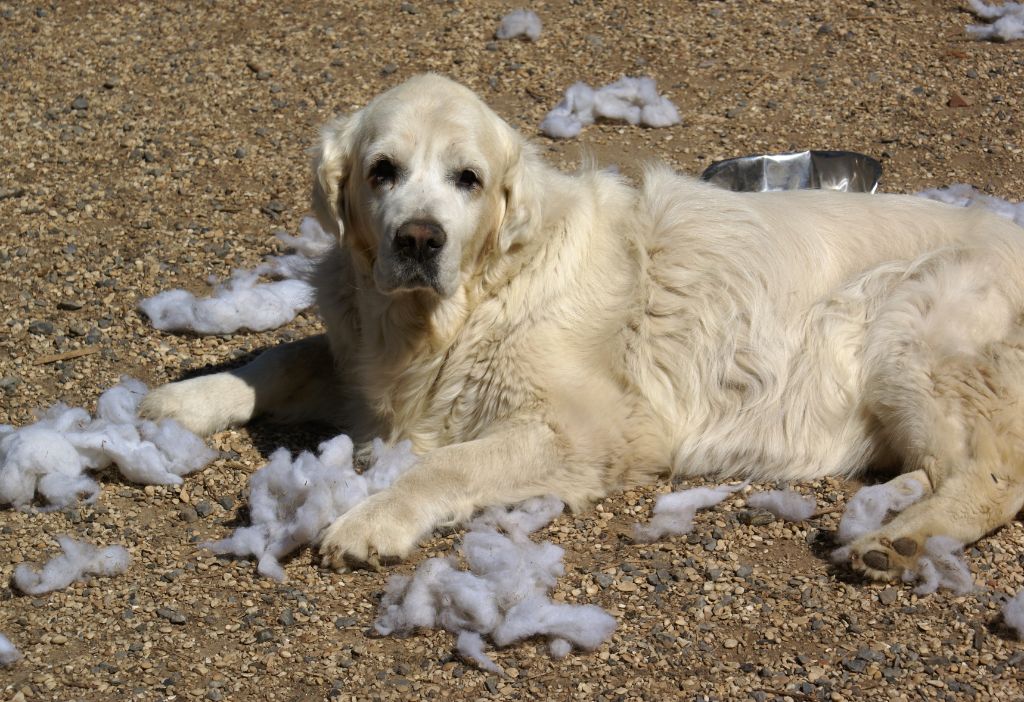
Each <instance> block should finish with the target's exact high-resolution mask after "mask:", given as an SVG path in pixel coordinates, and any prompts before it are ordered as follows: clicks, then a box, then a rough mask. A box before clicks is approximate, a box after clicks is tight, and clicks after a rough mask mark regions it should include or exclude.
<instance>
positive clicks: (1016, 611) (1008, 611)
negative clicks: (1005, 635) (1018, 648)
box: [1002, 590, 1024, 641]
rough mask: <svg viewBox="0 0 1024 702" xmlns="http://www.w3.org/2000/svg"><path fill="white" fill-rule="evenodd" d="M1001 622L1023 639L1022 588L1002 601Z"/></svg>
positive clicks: (1023, 594)
mask: <svg viewBox="0 0 1024 702" xmlns="http://www.w3.org/2000/svg"><path fill="white" fill-rule="evenodd" d="M1002 611H1003V623H1004V624H1006V626H1008V627H1010V628H1011V629H1013V630H1014V631H1015V632H1016V633H1017V638H1018V639H1020V640H1021V641H1024V590H1021V591H1020V592H1018V593H1017V594H1016V595H1014V596H1013V597H1011V598H1010V599H1008V600H1007V601H1006V602H1004V603H1003V610H1002Z"/></svg>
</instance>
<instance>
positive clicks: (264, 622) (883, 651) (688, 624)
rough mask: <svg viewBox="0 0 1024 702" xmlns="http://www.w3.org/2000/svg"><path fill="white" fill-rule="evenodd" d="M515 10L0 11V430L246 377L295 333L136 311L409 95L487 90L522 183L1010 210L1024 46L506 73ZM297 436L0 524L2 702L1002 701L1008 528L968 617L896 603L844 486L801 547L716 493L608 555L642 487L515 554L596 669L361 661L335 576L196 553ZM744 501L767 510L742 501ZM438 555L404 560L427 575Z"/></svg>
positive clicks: (545, 57)
mask: <svg viewBox="0 0 1024 702" xmlns="http://www.w3.org/2000/svg"><path fill="white" fill-rule="evenodd" d="M523 6H524V4H523V3H521V2H518V0H517V2H514V3H510V2H496V1H493V0H481V1H479V2H470V1H469V0H447V1H444V2H441V1H437V0H414V1H413V2H381V1H379V0H365V1H363V2H340V1H338V2H315V3H314V2H309V1H308V0H296V1H295V2H287V3H285V2H279V3H278V2H252V1H250V2H244V1H241V0H237V1H228V0H224V1H221V2H184V1H180V0H178V1H175V0H167V1H166V2H128V3H123V2H114V1H113V0H90V1H79V0H66V1H64V0H62V1H61V2H50V3H36V2H31V1H30V0H26V1H24V2H14V3H11V2H3V0H0V145H2V147H0V423H10V424H16V425H22V424H25V423H27V422H31V421H32V418H33V411H34V410H35V409H38V408H43V407H47V406H49V405H50V404H52V403H54V402H57V401H64V402H67V403H69V404H72V405H80V406H84V407H87V408H89V409H90V410H91V409H94V405H95V400H96V398H97V397H98V396H99V394H100V393H101V392H102V391H103V390H105V389H107V388H109V387H110V386H112V385H114V384H115V383H116V382H117V381H118V379H119V378H120V377H121V376H122V375H125V374H127V375H131V376H135V377H138V378H140V379H142V380H144V381H145V382H147V383H150V384H156V383H161V382H166V381H168V380H173V379H176V378H179V377H181V376H182V375H184V374H188V373H191V372H194V371H197V370H200V369H205V368H209V367H213V366H225V365H230V364H233V363H238V362H240V361H241V360H243V359H245V358H247V357H248V356H250V355H251V354H252V353H254V352H256V351H257V350H259V349H261V348H263V347H265V346H268V345H271V344H275V343H278V342H279V341H282V340H286V339H293V338H299V337H302V336H305V335H308V334H311V333H315V332H317V331H318V330H319V329H320V322H319V321H318V319H317V317H316V316H315V314H314V313H312V312H307V313H303V314H302V315H300V316H299V317H298V318H297V319H296V320H295V321H294V322H292V323H291V324H289V325H288V326H286V327H284V328H282V329H279V330H276V331H272V332H265V333H259V334H236V335H233V336H229V337H209V338H198V337H190V336H174V335H168V334H164V333H160V332H157V331H155V330H153V329H152V328H151V327H150V325H149V324H148V323H147V321H146V320H145V319H144V318H143V317H141V316H140V314H139V313H138V312H137V308H136V305H137V303H138V301H139V300H140V299H141V298H143V297H146V296H149V295H153V294H155V293H157V292H160V291H162V290H166V289H169V288H176V287H185V288H187V289H189V290H192V291H193V292H203V291H204V290H206V289H207V288H206V283H205V281H206V279H207V277H208V276H210V275H211V274H213V275H217V276H220V277H222V278H223V277H225V276H227V275H229V274H230V271H231V269H233V268H237V267H253V266H255V265H256V264H258V263H259V262H260V261H261V260H262V258H263V257H264V256H265V255H266V254H268V253H274V252H275V250H276V246H277V245H276V243H275V240H274V237H273V235H274V233H275V232H277V231H280V230H284V231H286V232H288V233H291V234H294V233H296V232H297V229H298V224H299V221H300V220H301V218H302V216H303V215H304V214H305V213H306V211H307V208H308V181H309V178H308V160H309V157H308V154H307V149H308V148H309V147H310V146H311V144H312V143H313V142H314V140H315V138H316V134H317V128H318V126H319V125H321V124H322V123H323V122H325V121H326V120H327V119H328V118H329V117H330V116H332V115H333V114H336V113H339V112H346V111H350V110H352V109H355V108H358V107H359V106H361V105H364V104H365V103H366V102H367V101H368V100H370V99H371V98H372V97H373V96H374V95H375V94H377V93H379V92H380V91H381V90H383V89H385V88H387V87H389V86H391V85H394V84H396V83H398V82H400V81H402V80H403V79H405V78H407V77H409V76H411V75H413V74H415V73H418V72H422V71H427V70H433V71H440V72H443V73H446V74H448V75H451V76H453V77H455V78H457V79H458V80H461V81H463V82H465V83H466V84H468V85H469V86H471V87H472V88H474V89H475V90H477V91H478V92H479V93H480V94H481V95H482V96H483V97H484V98H485V99H486V100H487V101H488V102H489V103H490V104H491V105H493V106H494V107H495V109H496V110H497V111H498V112H499V113H501V114H502V115H503V116H504V117H506V118H507V119H508V120H509V121H510V123H512V124H513V125H514V126H516V127H517V128H519V129H521V130H522V131H523V132H524V133H526V134H528V135H530V136H531V137H532V138H534V139H535V140H536V141H537V143H539V144H540V146H541V148H542V149H543V150H544V151H545V152H546V155H547V158H548V159H549V160H550V161H552V162H553V163H554V164H556V165H558V166H559V167H561V168H564V169H567V170H568V169H572V168H573V167H574V166H575V164H576V163H577V162H578V160H579V157H580V155H581V154H582V153H584V152H590V153H592V154H594V155H595V156H596V158H597V159H598V161H599V162H601V163H602V164H607V165H612V164H617V165H618V166H619V167H620V168H621V169H622V170H623V172H624V173H625V174H627V175H635V174H636V173H637V172H638V170H639V165H640V164H641V163H642V162H644V161H645V160H650V159H662V160H664V161H666V162H668V163H670V164H672V165H673V166H675V167H677V168H679V169H681V170H683V171H687V172H693V173H699V172H700V171H701V170H703V169H704V168H705V167H707V166H708V165H709V164H710V163H711V162H712V161H714V160H717V159H721V158H727V157H731V156H738V155H744V154H751V153H765V152H775V151H784V150H789V149H804V148H842V149H850V150H855V151H861V152H864V153H867V154H870V155H873V156H875V157H876V158H878V159H880V160H881V162H882V164H883V167H884V175H883V179H882V185H881V189H883V190H886V191H893V192H916V191H919V190H922V189H925V188H931V187H937V186H942V185H947V184H950V183H954V182H966V183H971V184H973V185H975V186H977V187H979V188H981V189H983V190H984V191H986V192H988V193H991V194H993V195H997V196H999V197H1002V198H1007V199H1010V200H1015V201H1016V200H1020V199H1022V198H1024V149H1022V139H1021V129H1022V125H1024V119H1022V115H1021V109H1022V105H1024V95H1022V93H1021V86H1022V85H1024V42H1018V43H1014V42H1008V43H989V42H980V41H972V40H970V39H968V38H967V37H966V35H965V32H964V28H965V26H966V25H967V24H969V23H971V22H972V21H973V18H972V16H971V15H970V14H969V13H968V12H967V11H966V3H961V2H958V1H956V0H855V1H840V0H778V1H777V2H760V1H757V0H679V1H678V2H669V1H659V0H629V1H628V2H626V1H617V0H605V1H596V0H595V1H594V2H584V1H582V0H566V1H562V0H541V1H538V2H535V3H532V4H529V5H528V7H529V9H532V10H533V11H535V12H536V13H537V14H538V15H539V16H540V18H541V20H542V22H543V33H542V34H541V36H540V37H539V39H538V40H537V41H534V42H531V41H523V40H511V41H499V40H497V39H495V36H494V32H495V30H496V28H497V27H498V24H499V22H500V20H501V18H502V17H503V16H504V15H505V14H507V13H508V12H510V11H511V10H513V9H517V8H519V7H523ZM623 75H647V76H651V77H653V78H655V79H656V80H657V83H658V86H659V89H660V90H661V91H662V92H663V93H664V94H666V95H667V96H668V97H669V98H670V99H671V100H672V101H673V102H674V103H675V104H676V105H677V106H678V107H679V111H680V114H681V116H682V123H681V124H680V125H677V126H674V127H670V128H665V129H643V128H639V127H630V126H622V125H616V124H598V125H593V126H590V127H587V128H586V129H585V130H584V132H583V134H582V135H581V136H580V137H579V138H577V139H573V140H569V141H564V142H559V141H552V140H549V139H546V138H544V137H541V136H540V135H539V133H538V131H537V125H538V124H539V123H540V121H541V119H543V117H544V115H545V114H546V113H547V111H548V110H550V109H551V108H552V107H553V106H554V105H555V104H557V102H558V101H559V99H560V98H561V96H562V93H563V91H564V90H565V88H566V87H568V86H569V85H570V84H572V83H573V82H575V81H577V80H582V81H586V82H588V83H590V84H592V85H604V84H607V83H611V82H614V81H615V80H617V79H619V78H620V77H621V76H623ZM327 435H328V434H327V433H326V431H325V430H322V429H318V428H316V427H299V428H294V427H293V428H280V427H273V426H268V425H255V426H253V427H251V428H249V429H245V430H239V431H228V432H223V433H221V434H218V435H216V436H214V437H213V438H212V439H211V445H212V446H213V447H214V448H215V449H217V450H218V451H219V452H220V457H219V458H218V459H217V460H216V461H214V462H213V463H212V464H211V465H210V466H209V467H208V468H207V469H206V470H204V471H202V472H200V473H197V474H193V475H190V476H188V477H187V479H186V481H185V483H184V485H183V486H181V487H180V488H179V487H175V488H168V487H152V486H151V487H145V488H143V487H140V486H136V485H132V484H130V483H126V482H124V481H123V480H122V479H120V478H119V477H118V476H117V475H116V473H114V472H108V473H102V474H100V476H99V479H100V482H101V484H102V494H101V495H100V498H99V500H98V501H97V502H96V503H95V504H92V505H84V504H82V505H77V506H74V507H72V508H69V509H65V510H62V511H55V512H49V513H30V512H18V511H13V510H4V511H2V512H0V633H3V634H5V635H6V636H7V637H8V638H10V639H11V641H12V642H13V643H14V644H15V645H16V646H17V647H18V649H19V650H20V651H21V653H22V654H23V656H24V657H23V658H22V659H21V660H20V661H18V662H16V663H15V664H14V665H12V666H11V667H8V668H0V699H4V700H31V701H36V700H39V701H43V700H46V701H49V700H61V701H70V700H111V699H113V700H165V699H166V700H171V699H174V700H214V701H216V700H286V701H306V700H310V701H312V700H325V699H331V700H377V699H380V700H385V699H387V700H392V699H416V700H424V699H425V700H430V699H444V700H477V699H521V700H534V699H541V700H546V699H552V700H676V699H679V700H757V701H758V702H765V701H767V700H835V701H841V700H851V701H855V700H921V699H924V700H933V699H934V700H1020V699H1022V698H1024V683H1022V680H1024V644H1022V643H1021V642H1019V641H1017V640H1016V639H1015V638H1014V636H1013V635H1012V633H1011V632H1010V631H1009V630H1008V629H1007V628H1006V627H1005V625H1003V624H1002V622H1001V620H1000V618H999V614H998V611H999V606H1000V604H1001V602H1002V599H1003V598H1004V597H1005V596H1006V595H1009V594H1012V593H1014V592H1016V591H1017V590H1019V589H1020V588H1022V587H1024V525H1022V524H1021V522H1020V521H1017V522H1014V523H1013V524H1011V525H1010V526H1007V527H1005V528H1003V529H1001V530H1000V531H998V532H997V533H995V534H994V535H992V536H990V537H988V538H986V539H983V540H982V541H981V542H980V543H978V544H977V545H975V546H974V547H972V548H970V549H968V551H967V559H968V561H969V563H970V566H971V569H972V572H973V573H974V575H975V578H976V581H977V584H978V589H977V590H976V591H975V592H973V593H970V594H968V595H964V596H953V595H951V594H949V593H946V592H941V591H940V592H939V593H937V594H934V595H931V596H926V597H917V596H916V595H914V594H912V592H911V590H910V588H909V587H908V586H905V585H902V584H891V585H884V584H873V583H868V582H864V581H862V580H860V579H858V578H856V577H853V576H851V575H849V574H847V573H845V572H843V571H842V570H837V569H836V568H835V567H834V566H832V565H831V564H830V563H829V561H828V552H829V551H830V550H831V548H832V535H833V533H834V531H835V529H836V526H837V524H838V520H839V516H840V514H841V512H842V508H843V505H844V504H845V501H846V500H847V499H848V498H849V496H850V495H851V494H852V493H853V491H854V490H855V489H856V485H855V484H852V483H847V482H843V481H835V480H827V481H821V482H818V483H813V484H801V485H796V486H793V487H795V488H796V489H797V490H799V491H801V492H804V493H806V494H814V495H815V496H816V497H817V499H818V504H819V511H818V513H817V516H814V517H812V518H811V519H809V520H808V521H806V522H801V523H786V522H782V521H779V520H777V519H775V518H774V517H772V516H771V515H770V514H768V513H765V512H762V511H757V510H750V509H749V508H747V507H746V506H745V503H744V500H743V494H742V493H737V494H736V495H735V496H732V497H730V498H729V499H727V500H726V501H725V502H724V503H723V504H722V505H720V506H719V507H717V508H714V509H711V510H708V511H705V512H701V513H700V514H699V515H698V516H697V518H696V520H695V528H694V530H693V532H692V533H691V534H689V535H688V536H685V537H677V538H673V539H669V540H667V541H663V542H658V543H653V544H636V543H634V542H633V541H632V538H631V534H632V527H633V524H634V523H635V522H638V521H646V520H647V519H649V517H650V512H651V508H652V505H653V502H654V500H655V499H656V497H657V496H658V495H659V494H661V493H662V492H665V491H667V490H669V489H670V486H668V485H661V486H655V487H650V488H643V489H636V490H631V491H628V492H625V493H623V494H620V495H616V496H614V497H612V498H609V499H607V500H605V501H603V502H601V503H600V504H598V505H596V506H595V507H594V508H593V509H591V510H589V511H586V512H583V513H581V514H577V515H563V516H561V517H560V518H558V519H557V520H556V521H555V522H554V523H553V525H552V526H550V527H548V528H547V529H544V530H541V531H540V532H539V533H538V534H537V535H536V538H543V539H550V540H552V541H554V542H555V543H558V544H560V545H561V546H562V547H564V548H565V550H566V558H565V561H566V575H565V576H564V577H563V578H562V579H561V580H560V581H559V584H558V587H557V589H556V591H555V594H554V596H555V598H556V599H559V600H562V601H565V602H573V603H590V604H597V605H600V606H602V607H604V608H605V609H607V610H608V611H609V612H611V613H612V614H613V615H614V616H615V617H616V618H617V620H618V622H619V624H618V629H617V631H616V632H615V634H614V635H613V636H612V638H611V640H610V641H609V642H608V643H606V644H605V645H603V646H602V647H600V648H599V649H598V650H597V651H595V652H594V653H589V654H576V653H574V654H571V655H569V656H568V657H567V658H565V659H563V660H553V659H551V658H550V657H549V656H548V655H547V652H546V648H545V645H544V643H543V642H540V641H528V642H526V643H523V644H519V645H515V646H512V647H509V648H508V649H504V650H499V651H497V652H495V654H494V656H495V659H496V661H497V662H498V664H499V665H501V666H502V668H503V669H504V671H505V675H501V676H499V675H495V674H492V673H486V672H482V671H480V670H478V669H476V668H475V667H473V666H472V665H470V664H468V663H466V662H465V661H463V660H461V659H460V658H458V657H457V656H456V655H455V654H454V653H453V649H454V642H453V640H452V637H451V636H450V635H449V634H447V633H445V632H443V631H429V632H421V633H416V634H414V635H412V636H409V637H407V638H401V639H399V638H393V637H383V638H381V637H378V636H376V635H375V634H373V633H372V631H373V630H372V623H373V619H374V617H375V614H376V610H377V604H378V602H379V599H380V595H381V593H382V591H383V588H384V583H385V581H386V578H387V573H378V572H372V571H357V572H353V573H345V574H339V573H334V572H328V571H325V570H323V569H321V568H319V567H318V566H317V565H316V558H315V554H314V553H312V552H311V551H309V550H304V551H301V552H300V553H299V554H298V555H297V556H296V557H294V558H292V559H291V560H289V561H288V562H287V563H286V564H285V566H286V571H287V574H288V581H287V583H285V584H280V583H277V582H275V581H272V580H268V579H265V578H260V577H258V576H257V575H256V574H255V568H254V566H253V563H251V562H249V561H244V560H232V559H230V558H225V557H215V556H212V555H211V554H209V553H207V552H205V551H202V550H200V549H199V548H198V546H197V544H198V543H200V542H203V541H206V540H210V539H216V538H221V537H223V536H225V535H226V534H228V533H230V530H231V529H232V528H233V527H235V526H238V525H241V524H245V523H247V514H246V500H245V486H246V482H247V479H248V477H249V476H250V475H251V474H252V473H253V471H255V470H256V469H257V468H259V467H260V466H261V465H263V464H264V463H265V461H266V457H267V456H268V455H269V453H270V452H271V451H272V450H273V449H274V448H276V447H278V446H288V447H290V448H292V449H300V448H307V447H311V446H315V444H316V442H317V441H319V440H322V439H323V438H326V436H327ZM755 487H757V488H758V489H761V488H766V487H773V486H755ZM60 534H70V535H72V536H74V537H75V538H78V539H85V540H87V541H90V542H91V543H95V544H97V545H108V544H114V543H119V544H123V545H124V546H125V547H126V548H127V549H128V551H129V552H130V554H131V557H132V565H131V568H130V569H129V571H128V572H127V573H125V574H123V575H119V576H115V577H111V578H93V579H87V580H86V581H84V582H77V583H75V584H73V585H72V586H71V587H69V588H68V589H66V590H62V591H58V592H53V593H50V594H48V595H44V596H26V595H21V594H18V593H17V592H15V591H14V590H13V589H12V587H11V586H10V584H9V583H10V577H11V574H12V572H13V570H14V568H15V566H16V565H17V564H18V563H21V562H23V561H40V560H42V559H43V558H44V557H46V556H49V555H52V554H53V543H54V539H55V536H57V535H60ZM457 539H458V534H457V533H450V534H445V535H435V536H434V537H432V538H430V539H428V540H427V541H425V542H424V544H423V547H422V548H421V549H420V550H419V551H418V552H417V553H416V554H415V555H414V557H413V558H412V559H411V561H410V562H409V563H406V564H402V565H399V566H396V567H394V568H393V569H392V570H393V571H395V572H401V573H408V572H410V571H411V569H412V567H413V566H414V565H415V564H416V563H418V562H420V561H422V560H423V559H425V558H427V557H430V556H433V555H441V554H444V553H447V552H448V551H449V550H450V549H451V547H452V545H453V544H454V543H455V542H456V541H457Z"/></svg>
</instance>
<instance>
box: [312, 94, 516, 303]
mask: <svg viewBox="0 0 1024 702" xmlns="http://www.w3.org/2000/svg"><path fill="white" fill-rule="evenodd" d="M523 160H524V145H523V142H522V139H521V138H520V137H519V135H518V134H516V133H515V132H514V131H513V130H512V129H511V128H510V127H509V126H508V125H507V124H505V123H504V122H503V121H502V120H501V119H500V118H499V117H498V116H497V115H495V114H494V113H493V112H492V111H491V110H490V109H489V108H488V107H487V106H486V105H484V104H483V103H482V102H481V101H480V99H479V98H477V97H476V96H475V95H474V94H473V93H472V92H471V91H469V90H467V89H466V88H464V87H462V86H460V85H458V84H456V83H453V82H452V81H449V80H447V79H445V78H441V77H440V76H435V75H425V76H419V77H417V78H413V79H412V80H410V81H408V82H406V83H404V84H402V85H400V86H398V87H397V88H394V89H392V90H390V91H388V92H386V93H384V94H383V95H381V96H380V97H378V98H377V99H375V100H374V101H373V102H372V103H371V104H370V105H369V106H367V107H366V108H364V109H363V110H361V111H359V112H357V113H356V114H355V115H352V116H351V117H348V118H342V119H340V120H336V121H335V122H333V123H331V124H330V125H328V127H327V128H326V129H325V130H324V134H323V138H322V142H321V146H320V151H319V153H318V154H317V159H316V163H315V169H316V179H315V185H314V206H315V208H316V211H317V214H318V216H319V217H320V219H321V222H322V223H323V224H324V226H325V227H328V228H329V229H333V230H334V231H336V232H339V233H340V232H342V231H343V232H344V239H345V243H346V244H347V245H348V246H350V247H351V249H352V251H353V253H354V255H355V256H357V257H359V258H360V259H362V261H363V263H364V264H365V266H366V267H367V268H368V269H369V270H370V271H371V272H372V278H373V282H374V285H375V287H376V288H377V289H378V290H379V291H380V292H383V293H386V294H393V293H398V292H402V291H411V290H429V291H432V292H433V293H435V294H436V295H438V296H440V297H449V296H451V295H452V294H453V293H454V292H455V291H456V290H457V289H458V287H459V285H460V283H461V282H462V280H463V278H464V277H465V276H466V275H470V274H472V273H473V271H474V270H475V269H476V267H478V265H479V263H480V261H481V260H482V259H483V258H486V255H487V254H489V253H490V252H492V251H496V252H506V251H507V250H508V249H509V248H510V247H511V246H512V245H513V244H515V243H516V241H517V240H518V239H520V238H521V236H522V234H523V232H525V231H526V229H527V227H526V226H525V222H524V221H523V219H524V217H525V216H527V215H526V211H528V210H529V209H530V206H529V204H527V203H524V201H523V200H524V198H523V197H522V194H521V191H522V190H524V188H525V185H524V184H523V183H522V182H520V181H522V180H523V177H522V171H523V170H524V168H523Z"/></svg>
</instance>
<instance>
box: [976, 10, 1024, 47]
mask: <svg viewBox="0 0 1024 702" xmlns="http://www.w3.org/2000/svg"><path fill="white" fill-rule="evenodd" d="M967 2H968V3H969V4H970V6H971V12H973V13H974V14H975V15H977V16H978V17H980V18H981V19H984V20H988V21H989V24H971V25H968V26H967V34H968V36H970V37H972V38H974V39H992V40H995V41H1014V40H1016V39H1024V3H1019V2H1004V3H1003V4H1002V5H989V4H988V3H985V2H982V1H981V0H967Z"/></svg>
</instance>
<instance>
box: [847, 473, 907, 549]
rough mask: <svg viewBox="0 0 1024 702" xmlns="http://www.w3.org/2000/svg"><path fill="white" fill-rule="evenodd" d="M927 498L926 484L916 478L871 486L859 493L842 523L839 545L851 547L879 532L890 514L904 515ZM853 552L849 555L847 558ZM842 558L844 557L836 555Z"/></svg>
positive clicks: (901, 477)
mask: <svg viewBox="0 0 1024 702" xmlns="http://www.w3.org/2000/svg"><path fill="white" fill-rule="evenodd" d="M923 495H924V485H922V484H921V482H920V481H918V480H915V479H914V478H905V477H903V476H900V477H899V478H896V479H895V480H890V481H889V482H887V483H881V484H880V485H867V486H865V487H862V488H861V489H860V490H858V491H857V494H855V495H854V496H853V497H852V498H851V499H850V501H849V502H848V503H847V505H846V511H845V512H843V517H842V519H840V520H839V533H838V535H837V538H838V540H839V543H842V544H848V543H850V542H851V541H853V540H855V539H858V538H860V537H861V536H863V535H864V534H867V533H869V532H872V531H875V530H876V529H878V528H880V527H881V526H882V522H884V521H885V518H886V517H887V516H888V515H889V513H896V512H902V511H903V510H905V509H906V508H907V507H909V506H910V505H912V504H914V503H915V502H917V501H918V500H920V499H921V497H922V496H923ZM848 555H849V553H848V552H847V556H848ZM836 557H837V559H840V560H841V559H842V558H843V557H842V556H838V555H837V556H836Z"/></svg>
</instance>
